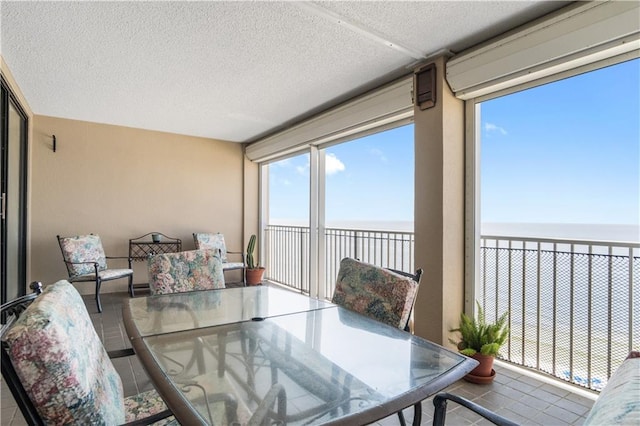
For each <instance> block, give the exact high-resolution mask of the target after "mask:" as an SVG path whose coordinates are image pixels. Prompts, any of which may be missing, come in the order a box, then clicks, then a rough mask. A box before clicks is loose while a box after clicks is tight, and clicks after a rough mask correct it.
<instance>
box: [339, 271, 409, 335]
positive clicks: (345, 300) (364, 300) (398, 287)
mask: <svg viewBox="0 0 640 426" xmlns="http://www.w3.org/2000/svg"><path fill="white" fill-rule="evenodd" d="M417 292H418V283H416V282H415V281H414V280H412V279H411V278H407V277H403V276H401V275H398V274H396V273H394V272H391V271H389V270H387V269H384V268H380V267H378V266H375V265H370V264H368V263H364V262H360V261H358V260H355V259H350V258H344V259H342V261H341V262H340V270H339V272H338V279H337V282H336V289H335V292H334V294H333V299H332V302H333V303H335V304H336V305H340V306H343V307H345V308H347V309H350V310H352V311H355V312H358V313H360V314H363V315H366V316H368V317H370V318H373V319H376V320H378V321H381V322H384V323H385V324H389V325H392V326H394V327H398V328H404V327H405V325H406V324H407V321H408V319H409V315H410V314H411V309H412V307H413V302H414V300H415V297H416V294H417Z"/></svg>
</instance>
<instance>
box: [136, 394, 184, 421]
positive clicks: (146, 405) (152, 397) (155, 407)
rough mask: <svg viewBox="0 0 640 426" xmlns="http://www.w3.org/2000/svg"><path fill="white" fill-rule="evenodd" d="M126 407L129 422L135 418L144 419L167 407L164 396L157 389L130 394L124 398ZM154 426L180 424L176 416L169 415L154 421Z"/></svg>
mask: <svg viewBox="0 0 640 426" xmlns="http://www.w3.org/2000/svg"><path fill="white" fill-rule="evenodd" d="M124 409H125V415H126V421H127V423H129V422H133V421H135V420H142V419H144V418H145V417H149V416H151V415H153V414H156V413H159V412H161V411H164V410H166V409H167V406H166V405H165V403H164V401H163V400H162V397H161V396H160V395H158V393H157V392H156V391H155V390H150V391H147V392H142V393H139V394H137V395H133V396H128V397H126V398H125V399H124ZM153 424H154V426H169V425H172V426H173V425H179V424H180V423H178V421H177V420H176V419H175V417H173V416H171V417H167V418H166V419H162V420H160V421H157V422H155V423H153Z"/></svg>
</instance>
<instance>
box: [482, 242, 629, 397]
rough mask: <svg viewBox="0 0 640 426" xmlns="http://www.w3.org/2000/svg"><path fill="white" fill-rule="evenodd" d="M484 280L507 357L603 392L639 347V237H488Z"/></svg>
mask: <svg viewBox="0 0 640 426" xmlns="http://www.w3.org/2000/svg"><path fill="white" fill-rule="evenodd" d="M480 280H481V282H480V287H479V289H478V293H477V297H478V300H479V302H480V303H481V304H482V305H483V307H484V309H485V314H486V315H487V317H488V318H497V315H500V314H501V313H502V312H504V311H505V310H509V312H510V315H509V327H510V330H511V333H510V336H509V341H508V344H507V345H506V347H503V353H502V356H503V357H504V358H505V359H506V360H508V361H511V362H514V363H517V364H521V365H524V366H527V367H532V368H535V369H537V370H540V371H544V372H547V373H549V374H552V375H554V376H556V377H559V378H562V379H565V380H567V381H569V382H571V383H575V384H578V385H582V386H585V387H587V388H590V389H594V390H600V389H602V387H604V385H605V384H606V382H607V380H608V378H609V377H610V376H611V374H612V373H613V370H615V368H616V367H617V366H618V365H620V363H621V362H622V360H623V359H624V358H625V357H626V356H627V354H628V353H629V351H630V350H631V349H633V348H636V349H637V348H638V346H639V345H640V244H638V243H622V242H611V241H582V240H560V239H542V238H518V237H498V236H482V238H481V248H480Z"/></svg>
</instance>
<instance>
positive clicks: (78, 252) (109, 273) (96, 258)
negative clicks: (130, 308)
mask: <svg viewBox="0 0 640 426" xmlns="http://www.w3.org/2000/svg"><path fill="white" fill-rule="evenodd" d="M57 238H58V244H60V250H62V258H63V260H64V263H65V265H66V266H67V272H68V273H69V281H70V282H72V283H76V282H95V283H96V305H97V306H98V312H102V304H101V303H100V286H101V285H102V282H103V281H113V280H118V279H120V278H125V277H128V278H129V293H130V294H133V269H109V268H108V266H107V259H127V260H129V262H131V259H130V258H128V257H114V256H106V255H105V253H104V249H103V248H102V241H101V240H100V237H99V236H98V235H94V234H89V235H79V236H76V237H61V236H60V235H58V236H57Z"/></svg>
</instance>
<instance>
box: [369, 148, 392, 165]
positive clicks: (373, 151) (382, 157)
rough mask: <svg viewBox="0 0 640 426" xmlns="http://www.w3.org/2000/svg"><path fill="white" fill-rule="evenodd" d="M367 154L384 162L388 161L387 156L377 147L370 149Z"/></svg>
mask: <svg viewBox="0 0 640 426" xmlns="http://www.w3.org/2000/svg"><path fill="white" fill-rule="evenodd" d="M369 154H371V155H373V156H374V157H378V159H379V160H380V161H382V162H383V163H386V162H387V161H388V160H387V157H386V156H385V155H384V152H382V151H380V150H379V149H378V148H372V149H370V150H369Z"/></svg>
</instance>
